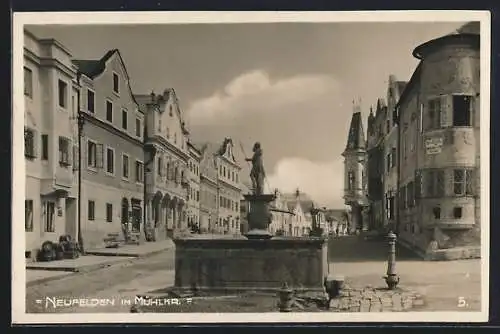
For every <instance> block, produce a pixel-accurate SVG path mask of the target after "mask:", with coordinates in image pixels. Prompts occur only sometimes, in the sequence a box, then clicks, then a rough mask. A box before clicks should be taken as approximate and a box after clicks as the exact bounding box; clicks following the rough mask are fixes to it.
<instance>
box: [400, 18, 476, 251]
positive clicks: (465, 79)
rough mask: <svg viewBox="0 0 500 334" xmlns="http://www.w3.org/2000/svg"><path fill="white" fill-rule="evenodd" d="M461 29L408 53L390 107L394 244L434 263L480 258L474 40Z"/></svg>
mask: <svg viewBox="0 0 500 334" xmlns="http://www.w3.org/2000/svg"><path fill="white" fill-rule="evenodd" d="M477 25H478V26H479V24H477ZM464 27H465V29H464ZM464 27H463V28H462V29H460V30H458V31H457V32H456V33H453V34H450V35H446V36H443V37H440V38H437V39H434V40H431V41H428V42H426V43H424V44H422V45H420V46H418V47H417V48H416V49H415V50H414V52H413V55H414V56H415V57H416V58H417V59H420V63H419V65H418V67H417V69H416V70H415V72H414V73H413V75H412V77H411V79H410V81H409V82H408V84H407V86H406V87H405V89H404V91H403V92H402V94H401V97H400V98H399V101H398V104H397V106H396V108H397V109H396V110H397V117H398V122H399V125H398V126H399V131H400V145H401V146H400V154H399V157H398V160H399V165H400V176H399V203H400V205H398V210H399V212H398V214H399V223H398V234H399V238H398V240H399V241H400V242H402V243H404V244H406V245H408V246H410V248H413V249H415V250H416V251H419V252H420V253H423V254H425V255H426V256H432V257H434V258H439V259H440V258H467V257H478V256H480V254H479V249H480V247H479V246H480V231H481V223H480V222H481V218H480V182H479V181H480V146H479V143H480V135H479V134H480V105H479V98H480V71H479V69H480V57H479V38H480V36H479V29H477V32H474V30H473V29H470V28H471V27H472V26H471V24H469V25H466V26H464ZM467 28H468V29H467Z"/></svg>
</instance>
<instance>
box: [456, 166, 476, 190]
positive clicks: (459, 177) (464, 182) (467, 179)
mask: <svg viewBox="0 0 500 334" xmlns="http://www.w3.org/2000/svg"><path fill="white" fill-rule="evenodd" d="M453 193H454V194H455V195H473V194H474V189H473V173H472V170H464V169H455V170H453Z"/></svg>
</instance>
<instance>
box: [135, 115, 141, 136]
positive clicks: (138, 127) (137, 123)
mask: <svg viewBox="0 0 500 334" xmlns="http://www.w3.org/2000/svg"><path fill="white" fill-rule="evenodd" d="M135 136H136V137H140V136H141V120H140V119H139V118H136V119H135Z"/></svg>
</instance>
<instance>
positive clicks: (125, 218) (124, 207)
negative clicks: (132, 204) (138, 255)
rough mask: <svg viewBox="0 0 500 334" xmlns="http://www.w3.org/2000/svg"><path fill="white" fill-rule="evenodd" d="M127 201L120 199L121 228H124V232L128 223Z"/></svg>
mask: <svg viewBox="0 0 500 334" xmlns="http://www.w3.org/2000/svg"><path fill="white" fill-rule="evenodd" d="M128 208H129V204H128V199H126V198H123V199H122V226H123V227H124V228H125V230H126V229H127V228H128V222H129V217H128Z"/></svg>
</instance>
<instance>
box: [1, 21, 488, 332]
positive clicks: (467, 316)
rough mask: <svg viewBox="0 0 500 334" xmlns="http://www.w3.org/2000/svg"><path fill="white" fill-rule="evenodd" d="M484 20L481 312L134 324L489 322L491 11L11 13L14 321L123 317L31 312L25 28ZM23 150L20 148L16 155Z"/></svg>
mask: <svg viewBox="0 0 500 334" xmlns="http://www.w3.org/2000/svg"><path fill="white" fill-rule="evenodd" d="M436 21H437V22H465V21H480V22H481V50H480V56H481V67H480V68H481V94H480V98H481V139H480V140H481V217H482V222H481V223H482V226H481V243H482V245H481V254H482V260H481V268H482V273H481V312H404V313H334V312H331V313H330V312H322V313H245V314H234V313H224V314H222V313H219V314H218V313H175V314H144V313H127V321H129V322H132V323H147V322H153V323H188V324H189V323H191V324H194V323H218V322H228V323H237V322H270V323H276V322H298V323H310V322H332V323H335V322H443V321H445V322H485V321H487V320H488V309H489V261H488V260H489V241H490V238H489V232H490V231H489V218H490V198H489V193H490V156H489V154H490V55H491V14H490V12H489V11H377V12H374V11H357V12H354V11H353V12H79V13H77V12H59V13H58V12H40V13H35V12H32V13H31V12H30V13H28V12H26V13H14V15H13V138H12V140H13V150H12V161H13V166H12V167H13V177H12V182H13V183H12V194H13V197H12V198H13V201H12V221H13V222H17V223H16V224H13V227H12V305H11V309H12V322H13V323H16V324H30V323H31V324H33V323H75V321H77V322H78V323H123V319H124V317H123V314H120V313H102V314H88V313H78V316H77V317H75V314H74V313H72V314H28V313H26V310H25V307H26V304H25V294H26V283H25V282H26V268H25V259H24V256H23V249H24V245H25V233H24V230H23V229H22V227H21V226H22V225H21V222H22V221H24V210H23V206H22V205H23V198H24V197H25V172H24V171H25V162H24V156H23V153H22V152H23V142H24V141H23V137H22V136H23V135H22V133H23V131H22V129H23V128H24V113H23V112H22V110H24V94H23V85H22V79H21V78H22V77H23V73H22V70H23V63H24V61H23V28H24V25H26V24H30V25H33V24H61V25H76V24H78V25H116V24H190V23H206V24H210V23H264V22H436ZM16 148H17V149H16Z"/></svg>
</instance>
